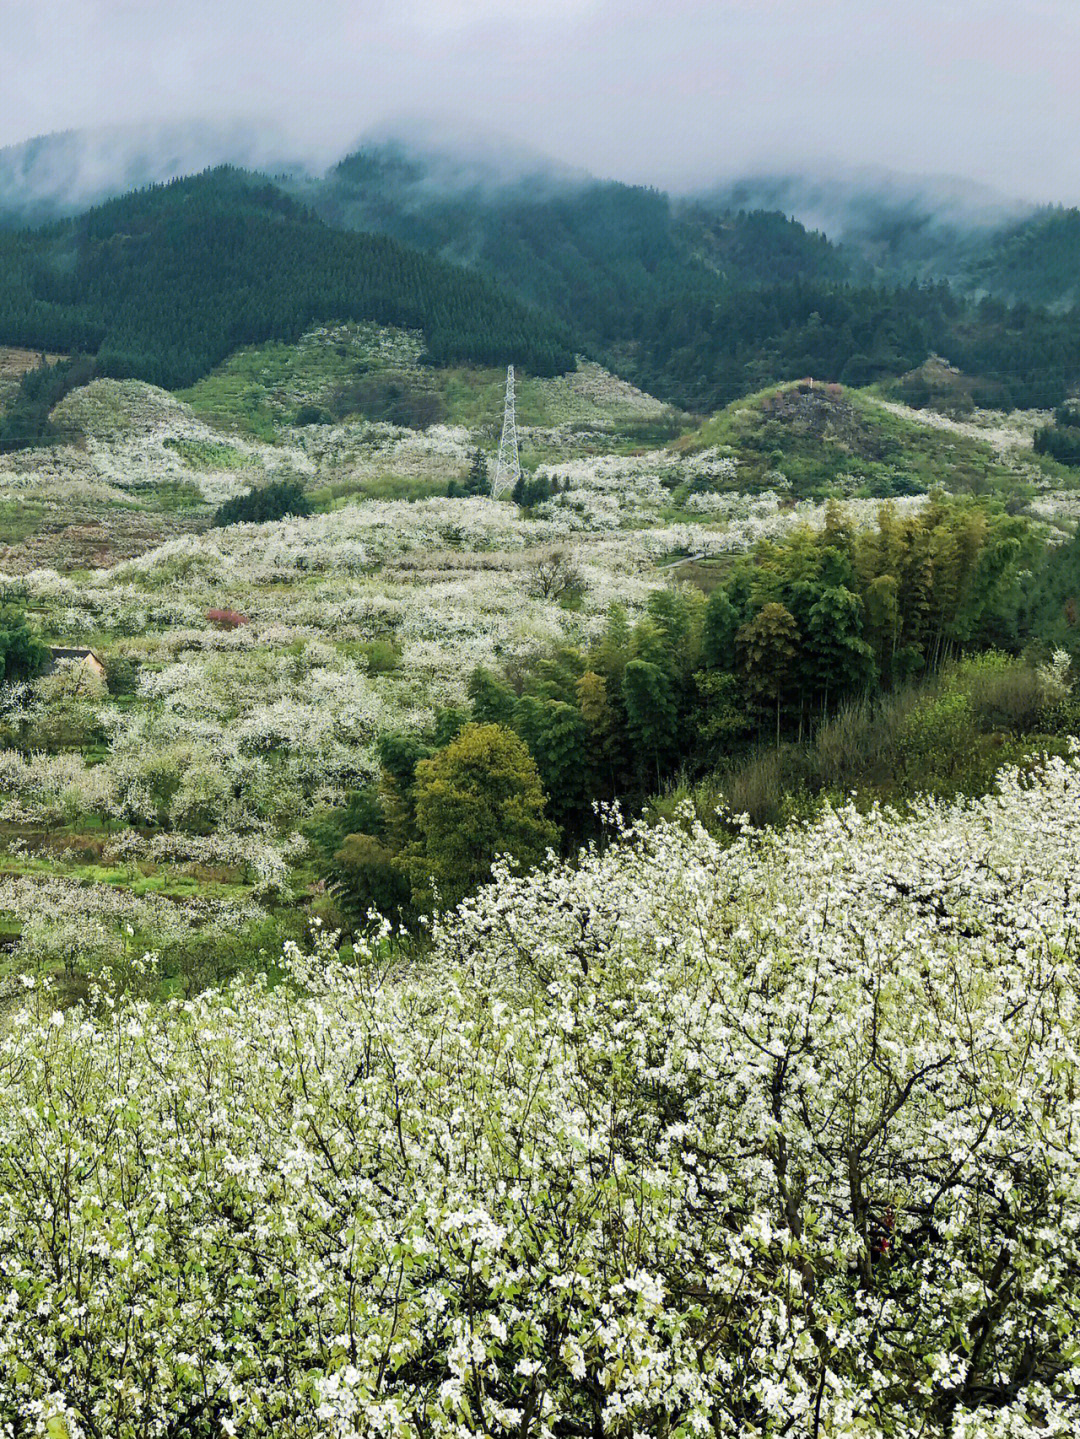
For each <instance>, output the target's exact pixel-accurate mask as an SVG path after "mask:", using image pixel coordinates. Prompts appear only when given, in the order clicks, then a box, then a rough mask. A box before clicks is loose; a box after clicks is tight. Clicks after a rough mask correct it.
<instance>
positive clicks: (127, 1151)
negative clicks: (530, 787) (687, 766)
mask: <svg viewBox="0 0 1080 1439" xmlns="http://www.w3.org/2000/svg"><path fill="white" fill-rule="evenodd" d="M1078 845H1080V751H1076V750H1074V753H1073V755H1072V757H1071V758H1070V759H1068V760H1048V761H1046V762H1045V763H1043V764H1042V765H1041V767H1040V768H1038V769H1037V770H1036V771H1035V772H1034V773H1032V774H1028V775H1025V774H1021V773H1020V772H1014V771H1010V772H1006V773H1004V774H1003V775H1002V777H1001V779H1000V782H999V786H998V793H996V794H995V795H993V796H991V797H988V798H986V799H983V800H981V801H978V802H964V803H961V804H955V805H951V806H946V805H943V804H938V803H932V802H922V803H920V804H917V805H916V806H915V807H914V809H913V813H912V814H911V815H910V816H908V817H906V818H900V817H899V816H897V815H896V814H894V813H892V812H890V811H888V810H881V809H875V810H873V811H871V812H870V813H862V814H860V813H859V812H857V811H856V810H855V809H854V808H849V807H844V808H840V809H837V810H834V811H832V810H831V811H827V812H826V814H825V816H824V817H823V819H821V820H820V822H817V823H815V824H812V825H806V826H803V827H799V828H795V829H791V830H788V831H786V832H785V833H784V834H782V835H780V834H773V833H769V832H763V833H759V832H754V831H751V830H749V829H745V828H744V829H743V830H742V832H741V833H740V835H739V837H738V838H736V840H735V841H734V843H732V844H730V845H728V846H727V847H721V846H720V845H718V844H717V843H716V842H714V841H713V840H712V839H711V838H710V837H709V836H708V834H706V833H705V832H704V831H703V830H702V829H701V828H700V826H698V825H697V824H696V823H695V822H694V821H693V820H692V818H691V817H690V816H689V815H687V816H685V817H683V818H680V819H677V820H676V821H675V822H671V823H663V824H659V825H657V826H655V827H652V828H649V827H645V826H638V827H635V828H631V829H629V830H625V831H623V832H622V833H621V835H618V836H617V837H616V838H615V842H613V843H611V844H609V845H608V846H607V847H605V848H604V849H602V850H590V851H586V852H584V853H583V854H582V855H581V856H580V857H579V858H578V860H577V862H576V863H575V864H573V865H568V866H556V867H553V868H549V869H547V870H544V871H540V872H536V873H534V874H532V875H531V876H527V877H524V878H515V877H513V876H512V875H511V874H510V873H509V872H508V871H507V870H505V869H504V870H502V871H497V872H496V876H495V880H494V882H493V883H492V884H491V885H490V886H488V887H487V888H486V889H484V890H482V891H481V892H480V893H479V894H478V895H477V896H476V897H475V898H474V899H473V900H472V901H468V902H466V903H465V904H464V905H463V906H462V907H461V908H459V909H458V910H456V911H454V912H452V913H449V914H446V915H445V916H443V917H442V918H440V919H438V920H437V921H436V923H435V927H434V935H433V939H434V944H433V952H432V955H431V957H430V960H429V961H428V962H427V963H426V964H425V965H424V966H422V967H414V966H408V965H405V964H402V967H400V968H398V967H395V966H394V965H393V964H391V962H390V961H388V960H387V959H386V958H385V955H386V953H387V951H386V949H385V947H384V946H383V945H382V944H381V942H380V941H379V939H378V937H376V938H375V939H374V940H372V941H371V943H370V945H367V946H365V945H363V944H361V945H360V946H359V948H358V949H357V951H356V952H355V953H354V955H353V957H352V958H351V959H350V960H349V962H348V963H345V962H343V961H342V960H340V959H338V958H337V956H336V955H335V952H334V947H333V943H332V941H331V940H330V939H321V940H320V939H316V940H315V942H314V943H313V945H312V947H311V950H310V952H309V953H307V954H302V953H301V952H300V951H299V950H298V949H296V948H291V949H290V950H289V953H288V955H287V963H288V965H289V968H290V971H291V982H290V983H286V984H281V985H278V986H277V987H276V988H274V989H269V988H268V987H267V986H266V984H265V982H263V981H252V980H245V981H242V982H237V983H235V984H234V985H232V986H231V987H230V988H229V989H228V990H226V991H223V992H206V993H203V994H202V995H199V996H197V997H195V998H193V999H189V1000H185V1001H173V1002H171V1003H169V1004H165V1005H161V1004H151V1003H147V1002H143V1001H140V1000H138V999H132V998H125V997H121V996H118V995H115V994H112V993H110V992H108V991H104V990H103V991H101V992H99V993H98V994H97V995H96V996H95V997H93V998H92V1000H91V1002H90V1004H89V1005H88V1006H87V1007H86V1008H82V1009H80V1008H75V1009H70V1010H68V1011H66V1012H60V1011H57V1010H56V1009H55V1008H54V1004H53V1001H52V999H51V997H50V996H49V994H48V993H47V992H46V993H42V992H41V991H39V990H37V989H33V990H30V991H28V992H27V997H26V998H25V999H24V1000H23V1001H22V1002H21V1004H20V1005H19V1006H18V1007H17V1008H16V1009H14V1010H13V1011H10V1013H9V1020H8V1023H7V1025H6V1028H5V1029H4V1031H3V1034H2V1037H0V1195H2V1197H3V1203H2V1205H0V1309H2V1311H3V1323H2V1325H0V1414H3V1415H4V1416H12V1417H11V1419H10V1422H9V1424H8V1431H9V1432H11V1433H19V1434H23V1433H34V1432H38V1433H42V1434H45V1433H48V1434H52V1435H61V1434H66V1435H67V1436H69V1439H81V1436H90V1435H93V1436H97V1435H105V1434H109V1435H114V1434H115V1435H122V1436H135V1435H166V1434H176V1435H178V1434H181V1433H187V1434H196V1435H203V1434H206V1435H210V1434H218V1433H236V1434H251V1435H260V1434H265V1435H270V1434H275V1435H276V1434H288V1435H290V1436H316V1435H319V1436H322V1435H334V1436H340V1439H345V1436H350V1439H351V1436H359V1435H363V1436H375V1435H394V1436H420V1435H424V1436H427V1435H431V1436H451V1435H453V1436H480V1435H485V1436H487V1435H500V1434H505V1435H517V1436H523V1435H524V1436H537V1439H539V1436H550V1439H556V1436H567V1435H579V1434H580V1435H591V1434H605V1435H613V1436H626V1439H630V1436H637V1435H668V1436H671V1439H674V1436H690V1435H694V1434H709V1435H725V1436H726V1435H730V1436H739V1439H749V1436H762V1439H764V1436H776V1435H779V1434H787V1435H793V1436H797V1439H812V1436H813V1439H823V1436H833V1439H840V1436H856V1435H857V1436H889V1439H892V1436H895V1439H916V1436H922V1439H945V1436H949V1439H1019V1436H1023V1439H1037V1436H1038V1439H1044V1436H1053V1439H1067V1436H1073V1435H1075V1433H1076V1415H1077V1404H1078V1400H1080V1347H1078V1340H1077V1335H1078V1333H1080V1325H1078V1323H1077V1318H1078V1314H1080V1158H1078V1154H1080V1150H1078V1146H1077V1132H1078V1130H1077V1126H1078V1124H1080V1098H1078V1086H1077V1079H1078V1074H1077V1069H1078V1059H1077V1046H1076V1039H1077V1032H1078V1020H1080V1012H1078V985H1077V972H1078V971H1077V959H1078V954H1077V935H1078V933H1080V890H1078V889H1077V885H1076V876H1075V856H1076V853H1077V849H1078ZM151 962H152V961H148V963H151Z"/></svg>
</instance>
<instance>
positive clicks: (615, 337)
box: [302, 146, 1080, 410]
mask: <svg viewBox="0 0 1080 1439" xmlns="http://www.w3.org/2000/svg"><path fill="white" fill-rule="evenodd" d="M302 193H303V194H304V196H305V197H306V198H307V199H308V200H309V202H310V203H311V204H312V205H313V207H314V208H316V209H317V210H318V211H319V213H320V214H321V215H323V216H324V217H325V218H326V219H327V220H328V221H330V222H331V223H333V224H335V225H346V226H356V227H360V228H365V229H374V230H379V231H382V232H384V233H387V234H390V235H393V236H395V237H396V238H399V239H403V240H407V241H408V242H409V243H410V244H413V245H416V246H419V247H422V248H425V249H429V250H433V251H435V252H436V253H438V254H440V255H442V256H444V257H446V258H448V259H452V260H455V261H458V262H460V263H464V264H466V265H469V266H472V267H474V268H476V269H478V270H480V271H481V272H483V273H485V274H487V275H488V276H490V277H491V278H492V279H494V280H497V281H498V282H500V283H501V284H503V285H505V286H507V287H509V288H510V289H512V290H513V291H514V293H516V294H517V295H519V296H520V297H521V298H523V299H526V300H528V301H530V302H531V303H533V304H536V305H538V306H542V307H544V308H545V309H548V310H550V311H552V312H554V314H555V315H556V316H558V317H559V318H560V319H562V320H563V321H564V322H565V323H566V324H567V325H568V326H571V327H572V328H573V330H574V332H575V334H576V335H577V336H578V337H579V342H580V344H581V346H582V348H583V349H586V350H587V351H589V352H590V353H591V354H594V355H596V356H597V357H598V358H600V359H602V360H604V361H605V362H606V363H607V364H609V365H611V366H612V367H613V368H615V369H617V370H619V371H620V373H622V374H624V375H626V376H627V378H629V379H632V380H634V381H635V383H637V384H640V385H641V386H642V387H643V388H645V389H647V390H649V391H651V392H652V393H654V394H658V395H661V396H663V397H664V398H666V399H671V400H674V401H676V402H677V403H679V404H681V405H683V406H685V407H687V408H690V409H696V410H710V409H714V408H716V407H718V406H720V405H722V404H725V403H727V402H728V401H730V400H731V399H733V398H735V397H737V396H738V395H740V394H743V393H746V392H747V391H749V390H754V389H756V388H758V387H760V386H761V385H764V384H768V383H771V382H772V381H775V380H784V379H793V378H797V377H799V376H802V375H814V376H817V377H819V378H821V379H826V380H842V381H844V382H845V383H850V384H856V385H858V384H865V383H867V382H869V381H872V380H875V379H878V378H881V377H884V376H889V375H897V374H901V373H903V372H904V371H906V370H909V369H911V368H913V367H915V366H917V365H919V364H921V363H922V361H923V360H924V359H925V358H926V357H927V355H928V354H930V353H940V354H943V355H945V356H946V357H947V358H948V359H949V361H950V362H951V363H952V364H954V365H956V366H958V367H959V368H961V369H963V370H965V371H967V372H969V373H971V374H973V375H976V376H978V377H979V383H978V385H977V387H976V389H977V399H978V400H979V401H980V402H983V403H986V404H992V405H994V404H996V405H1003V406H1012V405H1050V404H1056V403H1057V402H1058V401H1059V400H1060V399H1061V398H1062V397H1063V396H1064V395H1065V394H1066V393H1067V391H1068V390H1069V388H1070V387H1071V386H1072V385H1074V384H1075V383H1076V381H1077V380H1078V379H1080V334H1078V333H1077V327H1076V326H1075V325H1074V324H1073V323H1072V322H1071V321H1070V320H1067V319H1060V318H1055V317H1053V316H1049V315H1046V314H1044V313H1043V312H1042V311H1038V310H1030V309H1016V310H1010V309H1009V308H1007V307H1006V306H1005V305H1004V304H1002V303H999V302H996V301H992V300H990V301H987V302H985V303H976V302H975V301H973V300H966V299H963V298H960V297H959V296H958V294H957V293H956V292H955V291H953V290H951V289H948V288H946V287H945V286H944V285H943V284H940V283H933V284H930V283H926V284H918V285H917V284H914V283H907V284H904V285H897V284H895V283H886V282H885V281H884V280H883V279H882V277H881V276H880V275H878V274H877V273H876V272H875V271H874V270H873V268H872V267H870V266H869V265H868V264H867V263H866V262H865V257H864V256H863V255H862V253H861V251H860V250H859V249H858V248H854V249H852V250H850V251H849V250H847V249H844V248H840V247H838V246H836V245H834V244H833V243H832V242H831V241H830V240H828V239H827V238H826V237H825V236H824V235H822V234H821V233H818V232H816V231H810V230H807V229H806V228H805V227H804V226H803V225H801V224H800V223H798V222H797V221H795V220H792V219H789V218H788V217H787V216H786V215H785V214H784V213H783V211H782V210H780V209H775V210H749V209H730V208H729V209H725V208H723V200H722V198H720V197H717V196H713V197H711V198H705V199H702V200H700V201H696V202H691V201H675V200H673V199H672V198H671V197H669V196H667V195H665V194H663V193H662V192H660V191H657V190H648V189H642V188H639V187H632V186H627V185H621V184H617V183H615V182H607V183H599V182H588V183H585V182H580V181H578V182H572V181H563V182H561V183H556V182H554V181H552V180H551V179H550V178H549V179H547V180H545V179H544V178H543V177H542V176H540V177H537V176H525V177H522V178H521V179H519V180H517V181H509V182H504V183H492V182H485V180H484V179H483V177H480V176H476V175H470V176H469V177H468V179H467V180H465V181H463V182H459V183H455V182H454V180H453V178H451V179H450V180H449V181H448V180H447V179H446V171H445V165H444V164H443V162H442V161H440V159H439V158H438V157H437V156H436V157H426V156H422V155H420V154H418V153H416V152H408V151H406V150H404V149H403V148H402V147H400V146H384V147H382V148H379V149H369V150H365V151H362V152H359V153H358V154H356V155H353V156H350V157H349V158H347V159H346V160H344V161H342V162H341V164H339V165H338V166H337V167H336V168H335V169H334V170H332V171H331V172H330V174H329V175H328V176H327V178H326V179H325V180H324V181H320V182H306V183H305V184H304V185H303V187H302ZM777 194H778V198H781V199H783V198H785V197H786V198H787V199H790V198H791V196H790V195H787V192H785V191H783V190H780V191H778V192H777ZM738 198H739V197H738V196H735V195H733V196H729V197H728V199H731V200H732V201H734V200H737V199H738ZM879 209H880V216H879V218H880V222H881V224H882V225H885V224H886V222H887V221H888V219H889V212H888V211H887V207H886V206H885V203H884V201H882V202H881V205H880V206H879ZM913 213H914V212H913ZM924 220H925V216H924ZM893 221H896V217H895V216H893ZM896 223H899V222H898V221H897V222H896ZM911 223H912V224H913V225H916V221H915V220H914V219H913V220H912V221H911ZM919 223H923V222H919ZM958 223H959V222H958ZM968 223H969V224H970V223H974V222H973V221H969V222H968ZM916 228H918V226H917V225H916ZM924 228H925V225H924ZM934 233H936V234H937V236H938V243H939V244H940V245H941V246H942V247H943V248H942V250H941V254H942V255H943V256H944V257H945V259H946V260H947V263H948V267H949V268H956V266H957V265H958V263H959V261H958V258H957V256H958V254H959V251H958V250H957V248H956V247H955V246H954V245H952V242H951V241H948V240H947V238H945V232H944V231H942V230H941V228H940V226H939V227H938V228H937V230H936V231H935V232H934ZM954 239H955V236H954ZM923 243H924V245H925V246H926V247H927V249H928V251H929V250H932V249H933V246H934V243H935V241H934V235H933V234H931V233H930V232H929V231H928V232H927V233H926V234H925V235H924V239H923ZM950 246H951V248H950Z"/></svg>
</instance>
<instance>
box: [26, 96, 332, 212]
mask: <svg viewBox="0 0 1080 1439" xmlns="http://www.w3.org/2000/svg"><path fill="white" fill-rule="evenodd" d="M323 163H325V162H324V160H323V159H322V157H319V158H317V159H316V158H315V157H313V156H312V155H311V154H310V153H304V151H303V149H302V147H299V146H298V145H297V144H296V143H295V142H294V141H291V140H289V139H287V138H286V137H285V135H284V133H283V132H282V131H280V130H279V129H278V128H277V127H275V126H274V125H271V124H266V123H263V122H259V121H255V120H233V121H209V120H192V121H187V122H173V123H169V124H156V125H154V124H152V125H145V126H132V125H112V126H103V127H101V128H97V129H92V130H67V131H62V132H59V133H56V134H52V135H39V136H36V137H35V138H33V139H31V140H26V141H24V142H23V143H22V144H19V145H9V146H7V147H6V148H4V149H0V218H2V219H6V220H7V221H8V223H9V224H10V223H14V224H43V223H47V222H48V221H50V220H56V219H62V218H66V217H67V216H70V215H76V214H79V213H80V212H81V211H83V210H87V209H89V208H90V207H91V206H92V205H97V204H100V203H101V202H102V201H104V200H110V199H114V198H115V197H116V196H118V195H123V194H126V193H127V192H128V191H130V190H139V189H142V188H143V187H144V186H146V185H155V184H162V183H164V182H166V181H169V180H175V179H180V178H182V177H183V176H185V175H194V174H198V173H200V172H201V171H203V170H207V169H211V168H214V167H216V166H219V165H232V166H235V167H236V168H238V169H244V170H260V171H267V172H270V173H273V174H281V173H289V174H302V173H307V172H309V171H310V170H313V169H318V168H321V166H322V164H323Z"/></svg>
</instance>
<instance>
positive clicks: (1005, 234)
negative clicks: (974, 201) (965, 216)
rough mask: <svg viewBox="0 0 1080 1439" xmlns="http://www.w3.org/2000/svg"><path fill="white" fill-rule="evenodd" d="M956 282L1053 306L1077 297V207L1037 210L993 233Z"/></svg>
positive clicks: (1079, 230)
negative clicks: (1073, 208) (1071, 208)
mask: <svg viewBox="0 0 1080 1439" xmlns="http://www.w3.org/2000/svg"><path fill="white" fill-rule="evenodd" d="M960 283H961V284H962V285H965V286H967V287H969V288H972V289H977V290H981V291H985V292H986V293H987V294H991V295H1000V296H1002V298H1004V299H1007V300H1010V301H1029V302H1030V303H1032V304H1037V305H1048V306H1051V307H1053V308H1057V309H1064V308H1072V307H1074V306H1075V305H1076V304H1077V303H1078V302H1080V210H1067V209H1065V208H1064V207H1063V206H1060V205H1059V206H1055V207H1053V208H1047V209H1043V210H1039V211H1038V212H1037V213H1036V214H1034V215H1029V216H1027V217H1025V218H1024V219H1022V220H1018V221H1017V222H1016V223H1015V224H1012V225H1009V226H1007V227H1006V228H1004V229H1002V230H1000V231H998V232H997V233H995V235H994V236H993V238H992V239H991V241H990V242H989V243H988V244H986V245H985V246H984V247H982V248H981V250H979V251H978V252H976V253H975V254H973V255H972V256H971V257H970V258H969V260H968V262H967V264H966V266H965V268H964V271H963V273H962V274H961V276H960Z"/></svg>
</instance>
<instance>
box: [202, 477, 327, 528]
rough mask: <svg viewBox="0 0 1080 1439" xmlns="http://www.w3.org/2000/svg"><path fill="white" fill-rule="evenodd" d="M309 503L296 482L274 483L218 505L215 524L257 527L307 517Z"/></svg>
mask: <svg viewBox="0 0 1080 1439" xmlns="http://www.w3.org/2000/svg"><path fill="white" fill-rule="evenodd" d="M310 513H311V503H310V501H309V500H308V498H307V496H306V495H305V494H304V491H303V488H302V486H301V485H300V482H299V481H298V480H275V481H274V482H273V483H272V484H269V485H262V486H261V487H260V488H259V489H257V490H249V491H248V493H247V494H246V495H234V496H233V498H232V499H231V500H226V501H225V502H224V504H221V505H219V506H218V509H217V512H216V514H215V515H214V524H215V525H239V524H260V523H263V522H265V521H267V520H282V519H284V518H285V517H286V516H287V515H309V514H310Z"/></svg>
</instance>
